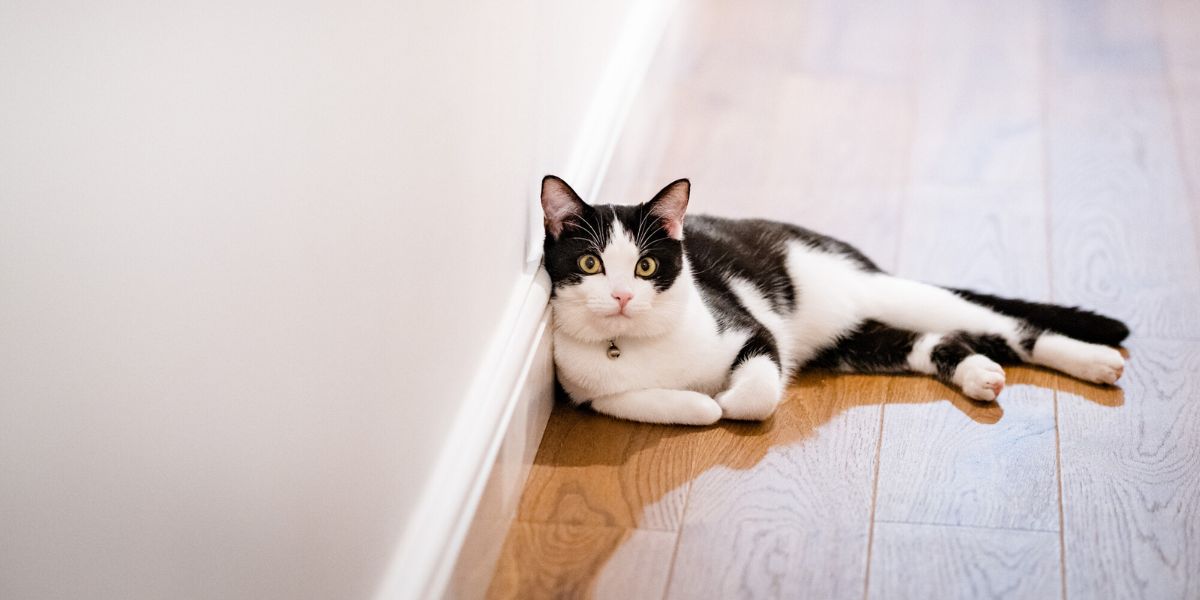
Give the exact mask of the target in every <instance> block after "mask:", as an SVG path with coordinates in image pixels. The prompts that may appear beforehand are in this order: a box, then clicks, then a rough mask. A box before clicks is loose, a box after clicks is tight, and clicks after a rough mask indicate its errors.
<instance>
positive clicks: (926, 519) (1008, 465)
mask: <svg viewBox="0 0 1200 600" xmlns="http://www.w3.org/2000/svg"><path fill="white" fill-rule="evenodd" d="M1006 372H1007V374H1008V387H1007V388H1005V390H1004V392H1003V393H1001V395H1000V400H999V401H998V402H997V403H995V404H991V405H981V404H976V403H973V402H971V401H969V400H967V399H965V398H963V397H962V396H961V394H959V393H958V392H957V391H955V390H952V389H950V388H947V387H946V386H944V385H942V384H940V383H938V382H936V381H932V380H928V379H924V378H913V380H912V381H911V382H909V383H908V385H896V386H895V387H894V388H893V389H894V390H895V391H894V392H893V393H892V395H891V397H890V398H889V400H888V404H887V409H886V413H885V416H884V434H883V446H882V449H881V450H880V458H879V461H880V462H879V491H878V495H877V499H876V502H877V506H876V512H875V518H876V520H877V521H893V522H910V523H931V524H946V525H975V526H985V527H1012V528H1017V529H1035V530H1044V531H1058V478H1057V470H1056V465H1055V430H1054V398H1053V386H1054V383H1055V381H1056V376H1055V375H1053V374H1051V373H1047V372H1045V371H1041V370H1038V369H1033V368H1029V367H1013V368H1008V369H1006ZM1055 561H1057V557H1056V558H1055Z"/></svg>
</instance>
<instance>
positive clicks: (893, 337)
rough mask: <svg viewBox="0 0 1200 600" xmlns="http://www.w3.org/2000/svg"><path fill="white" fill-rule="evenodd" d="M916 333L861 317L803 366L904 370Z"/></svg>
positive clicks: (864, 369) (873, 371) (869, 371)
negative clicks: (862, 319)
mask: <svg viewBox="0 0 1200 600" xmlns="http://www.w3.org/2000/svg"><path fill="white" fill-rule="evenodd" d="M917 335H918V334H916V333H914V332H912V331H906V330H904V329H897V328H895V327H890V326H888V325H884V324H883V323H880V322H879V321H873V320H868V321H863V322H862V323H861V324H860V325H859V326H858V327H855V328H854V330H853V331H851V332H849V333H848V334H846V335H845V336H843V337H842V338H841V339H840V340H838V342H837V344H835V345H833V346H831V347H829V348H826V349H824V350H822V351H821V353H820V354H818V355H817V356H815V357H813V358H812V359H811V360H809V361H808V363H807V365H806V366H812V367H817V368H823V369H846V370H854V371H860V372H863V373H895V372H898V371H906V370H908V355H909V353H911V352H912V349H913V344H915V343H916V341H917Z"/></svg>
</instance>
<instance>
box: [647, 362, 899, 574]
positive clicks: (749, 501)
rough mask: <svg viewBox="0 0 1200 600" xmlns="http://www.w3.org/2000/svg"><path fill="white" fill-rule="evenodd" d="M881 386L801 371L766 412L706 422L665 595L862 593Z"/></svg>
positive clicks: (883, 381)
mask: <svg viewBox="0 0 1200 600" xmlns="http://www.w3.org/2000/svg"><path fill="white" fill-rule="evenodd" d="M888 385H889V381H888V379H887V378H882V377H870V376H841V375H832V374H826V373H817V372H813V373H807V374H804V375H801V376H800V377H799V378H798V380H797V382H796V383H795V385H793V386H792V388H790V390H789V397H788V399H787V401H786V402H784V404H783V405H782V406H781V407H780V409H779V411H778V412H777V413H776V415H775V417H774V418H773V419H772V420H770V421H768V422H766V423H764V424H761V425H754V424H736V423H727V424H723V425H722V426H720V427H716V428H714V429H711V430H709V431H707V432H705V433H704V434H703V436H702V440H701V442H700V443H699V444H698V448H697V461H698V462H697V465H696V474H695V478H694V481H693V483H692V489H691V492H690V494H689V501H688V508H687V513H686V515H685V517H684V524H683V530H682V532H681V535H680V540H679V548H678V550H677V553H676V556H675V567H674V570H675V575H674V576H673V577H672V580H671V585H670V587H669V589H668V597H672V598H696V597H712V598H733V597H783V598H806V597H807V598H840V597H847V596H852V595H857V594H861V593H862V589H863V588H862V586H863V575H864V572H865V568H866V558H867V552H866V550H867V540H868V535H869V527H868V525H869V515H870V508H871V480H872V477H873V474H874V467H875V450H876V444H877V440H878V433H879V410H880V404H881V403H882V402H883V401H884V400H885V398H886V397H887V395H888Z"/></svg>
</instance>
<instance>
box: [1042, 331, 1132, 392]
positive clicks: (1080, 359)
mask: <svg viewBox="0 0 1200 600" xmlns="http://www.w3.org/2000/svg"><path fill="white" fill-rule="evenodd" d="M1033 362H1034V363H1035V364H1039V365H1043V366H1047V367H1050V368H1051V369H1055V370H1058V371H1062V372H1063V373H1066V374H1068V375H1071V376H1073V377H1078V378H1080V379H1082V380H1084V381H1090V382H1092V383H1108V384H1112V383H1116V382H1117V380H1118V379H1120V378H1121V375H1122V374H1123V373H1124V372H1125V358H1124V357H1123V356H1121V353H1120V352H1117V351H1116V350H1114V349H1112V348H1109V347H1108V346H1101V345H1099V344H1089V343H1087V342H1081V341H1079V340H1076V339H1071V338H1069V337H1066V336H1062V335H1058V334H1056V333H1047V334H1045V335H1043V336H1042V337H1040V338H1038V341H1037V343H1036V344H1034V345H1033Z"/></svg>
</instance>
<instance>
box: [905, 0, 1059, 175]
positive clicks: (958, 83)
mask: <svg viewBox="0 0 1200 600" xmlns="http://www.w3.org/2000/svg"><path fill="white" fill-rule="evenodd" d="M918 10H919V13H920V23H921V24H920V28H921V31H922V32H924V35H922V36H921V37H920V41H919V50H918V55H919V57H920V59H919V62H918V66H917V77H916V85H915V94H914V95H915V103H916V123H917V127H918V131H917V134H916V136H915V138H914V139H913V150H912V160H911V161H910V164H909V165H906V167H907V168H910V169H911V181H912V182H913V184H914V185H915V186H918V187H922V188H924V187H931V186H946V187H951V186H954V187H958V188H960V189H967V190H969V189H971V187H972V186H975V187H976V188H978V186H985V185H986V186H989V188H994V187H1004V188H1008V187H1013V188H1018V189H1022V190H1023V189H1030V188H1034V189H1040V188H1041V186H1042V184H1043V169H1042V165H1043V143H1044V139H1043V127H1042V85H1041V79H1042V77H1043V76H1044V73H1043V69H1044V66H1043V56H1042V36H1043V31H1042V25H1043V22H1042V21H1043V19H1042V9H1041V3H1039V2H1036V1H1035V0H1013V1H1009V2H994V3H993V2H987V3H984V2H958V1H955V0H922V1H921V2H919V3H918Z"/></svg>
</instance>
